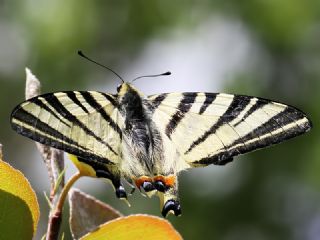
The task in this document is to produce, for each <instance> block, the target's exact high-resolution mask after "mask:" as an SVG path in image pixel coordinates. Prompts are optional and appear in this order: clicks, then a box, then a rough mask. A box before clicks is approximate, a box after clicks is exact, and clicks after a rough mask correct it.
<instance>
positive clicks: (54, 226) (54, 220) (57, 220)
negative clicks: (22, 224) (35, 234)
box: [46, 172, 82, 240]
mask: <svg viewBox="0 0 320 240" xmlns="http://www.w3.org/2000/svg"><path fill="white" fill-rule="evenodd" d="M81 176H82V174H81V173H80V172H77V173H75V174H74V175H72V177H71V178H70V179H69V180H68V182H67V183H66V185H65V186H64V187H63V189H62V192H61V194H60V196H59V199H58V202H57V205H56V207H55V209H54V210H53V211H52V213H51V214H50V216H49V224H48V229H47V238H46V240H57V239H58V237H59V230H60V225H61V219H62V209H63V204H64V202H65V200H66V197H67V196H68V192H69V190H70V188H71V187H72V185H73V184H74V183H75V182H76V181H77V180H78V179H79V178H80V177H81Z"/></svg>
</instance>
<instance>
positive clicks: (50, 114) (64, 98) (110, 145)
mask: <svg viewBox="0 0 320 240" xmlns="http://www.w3.org/2000/svg"><path fill="white" fill-rule="evenodd" d="M121 123H122V118H121V116H120V114H119V112H118V108H117V101H116V97H115V96H113V95H110V94H105V93H100V92H93V91H84V92H81V91H79V92H77V91H67V92H56V93H48V94H44V95H40V96H37V97H34V98H32V99H29V100H27V101H25V102H23V103H21V104H20V105H18V106H17V107H16V108H15V109H14V110H13V112H12V114H11V124H12V128H13V129H14V130H16V131H17V132H18V133H20V134H21V135H24V136H26V137H29V138H31V139H33V140H35V141H37V142H40V143H43V144H46V145H49V146H51V147H54V148H58V149H61V150H63V151H66V152H68V153H71V154H74V155H76V156H79V157H82V158H84V159H86V160H92V161H98V162H100V163H103V164H112V163H117V162H118V161H119V154H120V150H119V147H120V142H121V130H120V125H121Z"/></svg>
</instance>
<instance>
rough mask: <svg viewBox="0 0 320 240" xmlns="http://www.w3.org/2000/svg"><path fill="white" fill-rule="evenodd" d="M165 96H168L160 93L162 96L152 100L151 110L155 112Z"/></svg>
mask: <svg viewBox="0 0 320 240" xmlns="http://www.w3.org/2000/svg"><path fill="white" fill-rule="evenodd" d="M167 95H168V94H167V93H162V94H160V95H158V96H157V97H156V98H155V99H154V100H152V107H153V110H156V109H157V108H158V107H159V106H160V104H161V103H162V102H163V100H165V99H166V97H167ZM149 97H150V96H149Z"/></svg>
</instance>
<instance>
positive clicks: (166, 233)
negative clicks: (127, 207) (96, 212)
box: [81, 215, 182, 240]
mask: <svg viewBox="0 0 320 240" xmlns="http://www.w3.org/2000/svg"><path fill="white" fill-rule="evenodd" d="M105 239H108V240H127V239H130V240H142V239H143V240H149V239H150V240H181V239H182V237H181V235H180V234H179V233H178V232H177V231H176V230H175V229H174V228H173V226H172V225H171V224H170V223H169V222H168V221H167V220H165V219H162V218H159V217H154V216H149V215H130V216H128V217H121V218H117V219H115V220H112V221H110V222H107V223H105V224H103V225H101V226H100V227H99V229H97V230H96V231H94V232H91V233H89V234H87V235H86V236H84V237H83V238H81V240H105Z"/></svg>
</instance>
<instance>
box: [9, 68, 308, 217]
mask: <svg viewBox="0 0 320 240" xmlns="http://www.w3.org/2000/svg"><path fill="white" fill-rule="evenodd" d="M168 74H169V73H165V74H164V75H168ZM11 125H12V128H13V129H14V130H15V131H16V132H18V133H19V134H21V135H23V136H26V137H28V138H31V139H32V140H34V141H37V142H40V143H42V144H45V145H49V146H51V147H54V148H57V149H61V150H63V151H65V152H67V153H70V154H72V155H74V156H75V157H76V158H77V160H78V161H80V162H81V163H82V164H85V165H87V166H88V167H90V168H91V169H92V170H93V174H92V175H93V176H94V177H101V178H107V179H109V180H110V181H111V182H112V184H113V186H114V188H115V192H116V196H117V197H118V198H127V193H126V190H125V188H124V187H123V184H122V181H121V180H123V179H124V180H126V181H127V182H128V183H131V184H133V185H135V186H136V187H137V188H138V189H139V190H142V189H143V190H144V192H145V193H147V194H148V195H153V194H155V193H158V196H159V198H160V203H161V208H162V215H163V216H166V215H167V214H168V213H173V214H175V215H176V216H178V215H180V214H181V206H180V202H179V197H178V175H179V173H180V172H181V171H183V170H187V169H190V168H195V167H204V166H207V165H210V164H215V165H224V164H226V163H229V162H231V161H232V160H233V157H234V156H237V155H240V154H244V153H247V152H250V151H253V150H256V149H259V148H264V147H267V146H270V145H273V144H276V143H280V142H282V141H284V140H286V139H289V138H292V137H295V136H298V135H300V134H303V133H305V132H307V131H309V130H310V129H311V126H312V125H311V121H310V120H309V119H308V117H307V116H306V115H305V114H304V113H303V112H302V111H300V110H298V109H297V108H295V107H292V106H288V105H285V104H282V103H278V102H274V101H271V100H267V99H263V98H258V97H251V96H244V95H232V94H225V93H204V92H185V93H161V94H156V95H151V96H144V95H143V94H142V93H141V92H140V91H139V90H138V89H137V88H135V87H134V86H133V85H132V84H131V83H127V82H123V83H122V84H121V85H119V86H118V88H117V93H116V94H110V93H104V92H97V91H64V92H55V93H47V94H43V95H39V96H37V97H34V98H32V99H29V100H27V101H25V102H23V103H21V104H19V105H18V106H17V107H16V108H15V109H14V110H13V111H12V114H11Z"/></svg>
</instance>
